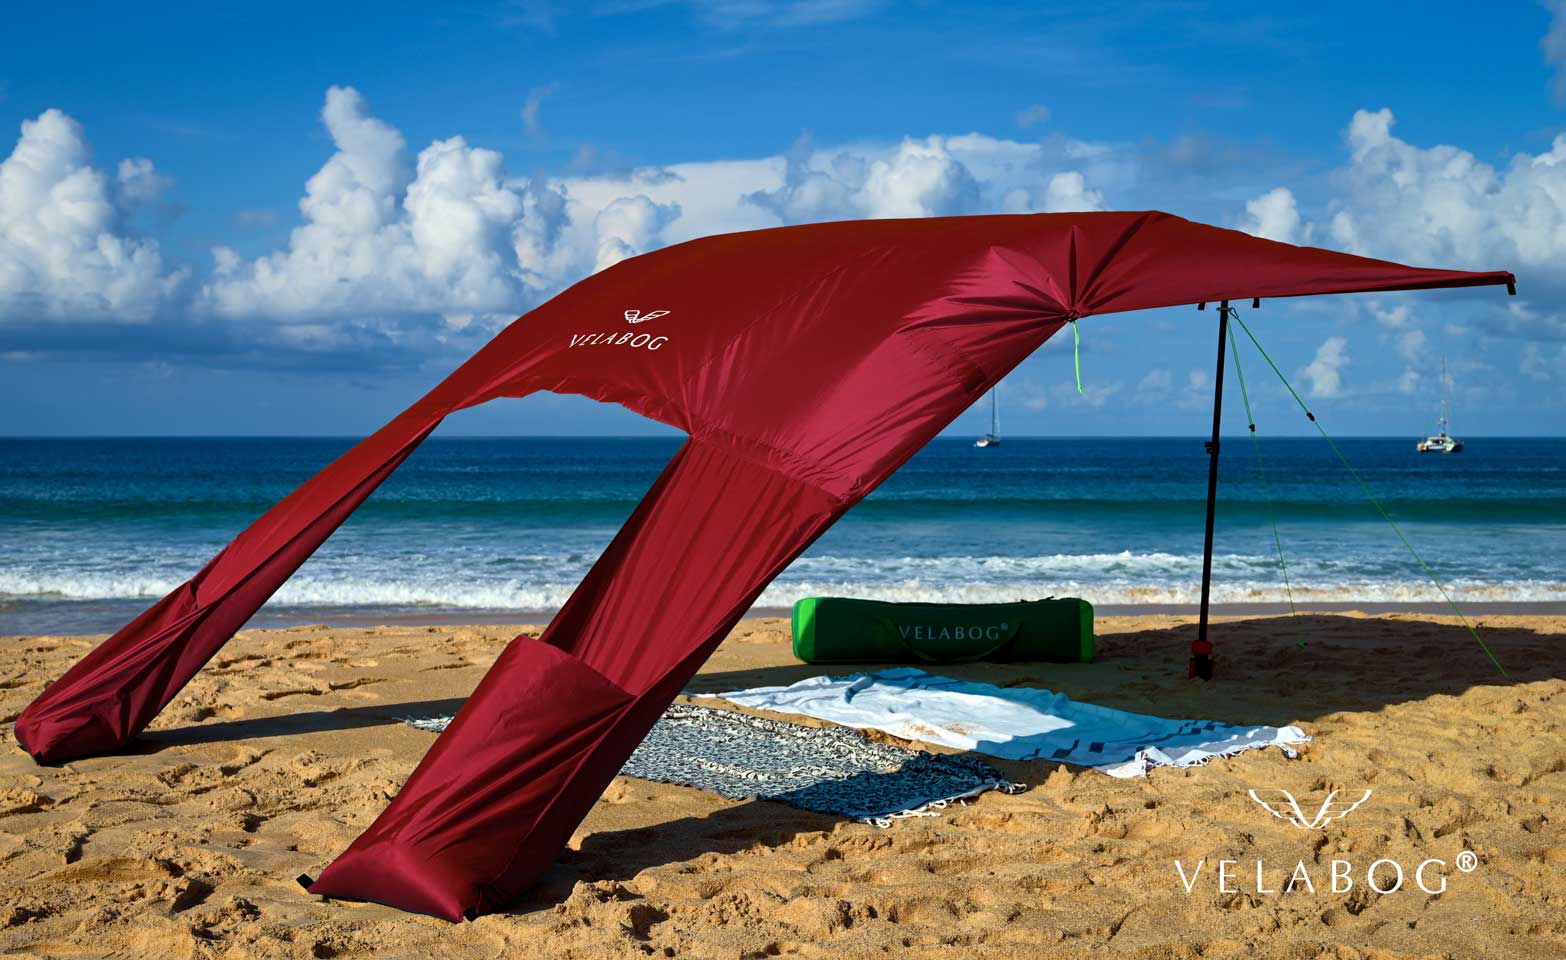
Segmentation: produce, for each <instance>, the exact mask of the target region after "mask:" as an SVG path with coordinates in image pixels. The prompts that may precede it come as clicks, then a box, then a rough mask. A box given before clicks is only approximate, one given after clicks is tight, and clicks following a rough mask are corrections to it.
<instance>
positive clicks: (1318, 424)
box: [1230, 310, 1511, 679]
mask: <svg viewBox="0 0 1566 960" xmlns="http://www.w3.org/2000/svg"><path fill="white" fill-rule="evenodd" d="M1230 315H1231V316H1232V317H1233V318H1234V322H1235V323H1238V324H1239V325H1240V329H1241V330H1244V331H1245V335H1246V336H1247V337H1249V338H1250V340H1251V343H1252V344H1254V345H1255V346H1256V352H1257V353H1260V354H1261V355H1262V359H1263V360H1266V361H1267V366H1269V367H1271V368H1272V372H1273V373H1276V374H1277V375H1278V379H1279V380H1281V381H1283V385H1284V387H1286V388H1287V389H1288V391H1289V395H1290V396H1292V397H1293V398H1294V402H1295V403H1297V404H1299V405H1300V409H1301V410H1303V411H1305V417H1306V419H1308V420H1310V422H1311V423H1313V424H1315V425H1316V431H1317V432H1318V433H1320V434H1321V438H1322V439H1323V440H1325V441H1327V446H1329V447H1331V448H1332V452H1333V453H1335V454H1337V457H1338V459H1339V460H1341V461H1342V462H1343V466H1344V468H1345V469H1347V470H1348V472H1349V475H1350V476H1352V477H1353V478H1354V479H1355V480H1356V481H1358V482H1359V487H1360V489H1361V490H1363V491H1365V499H1367V500H1369V501H1370V502H1371V504H1372V505H1373V506H1374V507H1375V508H1376V512H1377V513H1379V514H1381V519H1383V520H1385V521H1386V522H1387V525H1388V526H1390V527H1391V528H1392V532H1393V533H1395V534H1397V538H1398V539H1399V540H1401V541H1403V546H1405V547H1407V548H1408V552H1409V555H1410V556H1412V557H1413V558H1414V562H1415V563H1417V564H1419V569H1421V570H1423V571H1424V572H1425V576H1426V577H1429V578H1430V582H1431V583H1433V584H1435V588H1436V589H1437V590H1439V591H1441V596H1442V598H1443V599H1445V600H1446V604H1447V606H1449V607H1451V608H1452V612H1453V613H1455V614H1457V619H1459V620H1461V621H1463V626H1465V627H1467V628H1468V632H1469V634H1471V635H1472V636H1473V638H1474V640H1475V641H1477V642H1478V644H1479V648H1480V649H1481V650H1483V651H1484V652H1485V656H1487V657H1489V658H1490V662H1491V663H1493V664H1495V669H1497V670H1499V671H1501V676H1503V677H1507V678H1508V679H1510V676H1511V675H1510V674H1508V673H1507V672H1506V668H1505V667H1503V666H1501V661H1499V660H1497V659H1496V658H1495V654H1494V652H1492V651H1491V650H1490V645H1489V644H1487V643H1485V642H1484V638H1483V637H1481V636H1479V631H1478V630H1475V629H1474V625H1473V624H1471V623H1469V622H1468V618H1467V617H1466V616H1464V615H1463V611H1462V610H1460V609H1459V608H1458V606H1457V602H1456V601H1455V600H1453V599H1452V595H1451V594H1449V593H1447V592H1446V587H1444V586H1442V585H1441V581H1440V580H1437V579H1436V575H1435V574H1434V573H1433V572H1431V570H1430V567H1429V565H1428V564H1426V563H1425V560H1424V558H1423V557H1421V556H1420V555H1419V551H1418V550H1415V549H1414V545H1413V544H1411V543H1409V542H1408V538H1407V537H1405V536H1403V531H1402V530H1401V529H1400V528H1399V527H1398V525H1397V521H1395V520H1393V519H1392V515H1391V514H1389V513H1387V511H1386V508H1385V507H1383V506H1382V505H1381V501H1380V500H1377V499H1376V495H1375V494H1374V493H1371V492H1370V485H1369V484H1367V483H1366V482H1365V480H1364V478H1363V477H1361V476H1360V475H1359V471H1358V470H1355V469H1354V465H1353V464H1352V463H1349V460H1348V457H1345V456H1344V455H1343V451H1342V450H1339V449H1338V445H1337V444H1336V443H1334V442H1333V440H1332V438H1331V437H1330V436H1328V435H1327V431H1326V428H1324V427H1323V426H1322V425H1321V421H1319V420H1317V419H1316V415H1315V414H1314V413H1311V412H1310V407H1308V406H1306V405H1305V401H1304V400H1301V399H1300V395H1299V393H1297V392H1296V391H1295V389H1294V385H1293V384H1291V383H1289V378H1288V377H1285V376H1284V375H1283V371H1282V370H1279V369H1278V365H1277V364H1276V363H1273V361H1272V357H1270V356H1268V355H1267V351H1266V350H1264V349H1263V348H1262V345H1261V342H1260V341H1259V340H1257V339H1256V334H1254V333H1252V332H1251V328H1250V327H1247V326H1246V325H1245V321H1244V320H1241V319H1240V312H1239V311H1238V310H1234V311H1232V312H1231V314H1230Z"/></svg>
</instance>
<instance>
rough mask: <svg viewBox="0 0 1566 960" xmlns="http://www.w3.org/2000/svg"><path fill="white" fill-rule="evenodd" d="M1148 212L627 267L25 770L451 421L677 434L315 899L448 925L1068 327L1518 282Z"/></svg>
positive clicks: (138, 667) (363, 455)
mask: <svg viewBox="0 0 1566 960" xmlns="http://www.w3.org/2000/svg"><path fill="white" fill-rule="evenodd" d="M1512 282H1513V277H1512V275H1511V274H1509V273H1502V272H1493V273H1467V272H1462V271H1455V270H1430V269H1419V268H1414V267H1405V266H1401V265H1399V264H1395V263H1388V262H1385V261H1381V260H1371V259H1367V258H1364V257H1356V256H1349V255H1347V254H1342V253H1334V252H1331V251H1328V250H1320V249H1315V248H1309V247H1296V246H1291V245H1289V244H1283V243H1276V242H1273V241H1270V240H1262V239H1258V238H1256V237H1252V236H1249V235H1247V234H1243V233H1238V232H1236V231H1233V230H1224V229H1219V228H1217V227H1211V226H1206V225H1203V224H1199V223H1193V222H1191V221H1189V220H1183V219H1181V218H1179V217H1175V216H1170V215H1169V214H1165V213H1157V212H1146V213H1073V214H1040V215H1027V216H986V217H949V218H941V219H927V220H872V221H854V222H845V223H823V224H815V225H809V226H797V227H783V228H779V229H773V230H759V231H754V232H750V233H736V234H730V235H726V236H718V237H709V238H706V239H702V240H694V241H691V242H689V243H682V244H679V245H678V246H673V247H669V248H666V249H663V250H659V251H657V252H655V253H649V254H646V255H645V256H641V257H636V258H635V259H632V260H628V261H626V262H624V263H621V264H619V265H618V266H615V267H612V268H610V269H608V270H606V271H604V272H602V273H600V274H598V275H596V276H594V277H591V278H589V279H587V280H584V281H582V282H581V283H579V284H577V285H576V286H574V287H572V288H571V289H569V290H567V291H565V292H564V293H562V294H560V295H559V296H557V297H555V298H554V299H553V300H551V301H549V302H548V303H546V304H544V305H543V306H541V307H539V308H538V309H536V310H534V311H532V312H531V313H529V314H527V315H526V316H523V317H522V318H521V319H519V320H517V321H516V322H514V323H512V324H511V325H510V326H509V327H507V328H506V329H505V330H504V331H503V332H501V333H500V334H499V335H498V336H497V337H495V339H494V340H492V341H491V342H490V343H489V344H488V345H487V346H485V347H484V348H483V349H482V350H480V351H479V352H478V353H477V354H475V355H474V356H473V357H472V359H470V360H468V362H467V363H465V364H463V365H462V366H461V367H460V368H458V369H457V371H456V372H455V373H453V374H452V375H451V376H449V377H447V378H446V379H445V380H444V381H443V382H442V383H441V384H440V385H439V386H437V387H436V388H435V389H434V390H432V391H430V393H429V394H428V395H427V396H425V397H424V398H423V399H421V400H419V401H418V402H417V403H415V404H414V405H413V406H412V407H410V408H408V409H407V410H406V411H404V412H403V413H402V414H400V415H399V416H398V417H397V418H396V419H394V420H393V421H392V422H391V423H389V424H387V425H386V426H385V427H383V428H381V430H379V431H378V432H376V433H375V434H374V435H372V436H370V437H369V438H367V439H365V440H364V441H363V442H361V443H360V444H359V445H358V446H356V447H354V448H353V449H352V450H350V451H348V452H347V453H345V454H343V456H342V457H340V458H339V459H338V460H337V461H336V462H335V463H333V464H331V465H330V466H328V467H327V468H326V469H324V470H322V471H321V472H320V473H319V474H317V475H316V476H315V477H313V478H312V479H311V480H310V481H308V482H307V483H305V484H304V485H303V486H301V487H300V488H299V489H298V490H295V491H294V492H293V493H292V494H290V495H289V496H288V497H287V498H286V499H284V500H283V501H282V502H281V503H279V504H277V506H275V507H273V508H272V509H271V510H269V511H267V513H266V514H265V515H264V516H262V517H261V518H260V519H259V520H257V521H256V522H255V523H253V524H252V525H251V526H250V528H249V529H247V530H245V531H244V532H243V533H241V534H240V535H239V536H238V537H237V538H235V540H234V541H233V542H232V543H231V544H229V545H228V546H227V547H226V548H224V550H223V551H222V552H221V553H219V554H218V555H217V556H216V557H214V558H213V559H212V560H211V562H209V563H208V564H207V565H206V567H204V568H203V569H202V570H201V571H200V572H199V573H197V574H196V575H195V576H194V577H192V578H191V580H190V581H189V582H188V583H186V584H184V585H183V586H181V587H179V588H178V589H176V590H175V591H174V592H173V593H170V594H169V595H168V596H167V597H164V598H163V599H162V600H160V601H159V602H158V603H157V604H156V605H154V606H153V607H152V608H151V609H149V610H148V611H147V612H146V613H144V614H142V615H141V616H140V617H138V618H137V619H136V620H135V621H134V622H132V623H131V624H130V625H129V626H127V627H125V628H124V629H122V630H121V631H120V632H119V633H116V634H115V635H114V636H112V637H110V638H109V639H108V640H106V641H104V643H103V644H102V645H100V646H99V647H98V648H97V649H96V650H94V651H92V652H91V653H90V654H88V655H87V656H86V657H84V658H82V660H81V661H80V662H79V663H77V664H76V665H75V666H73V667H72V668H71V669H70V670H69V671H67V672H66V674H65V676H64V677H62V678H61V679H60V680H59V681H58V682H56V683H55V684H53V685H52V686H50V687H49V688H48V689H47V690H45V692H44V693H43V694H42V695H41V696H40V697H39V698H38V699H37V700H36V701H35V702H33V704H32V705H31V706H29V707H28V708H27V710H26V711H25V712H24V713H23V714H22V716H21V718H20V719H19V720H18V721H17V724H16V734H17V739H18V740H19V741H20V742H21V743H22V744H23V745H24V746H25V748H26V749H27V750H28V751H29V752H30V753H31V754H32V755H33V756H34V757H35V758H37V759H38V760H40V761H46V762H47V761H59V760H68V759H72V758H75V757H82V756H87V755H90V754H96V753H102V752H104V751H108V750H112V749H114V748H116V747H119V746H121V745H123V744H125V743H126V742H127V741H129V740H130V739H131V738H133V737H134V736H136V734H137V733H138V732H140V731H141V730H142V728H143V727H145V726H146V725H147V723H148V722H149V721H151V720H152V718H153V717H154V716H156V715H157V713H158V711H159V710H161V709H162V708H163V706H164V705H165V704H167V703H168V702H169V700H171V699H172V698H173V697H174V696H175V694H177V693H178V692H179V690H180V688H181V687H183V686H184V685H185V683H186V681H188V680H189V679H190V678H191V676H192V675H194V674H195V672H196V671H197V670H199V669H201V666H202V665H203V664H205V663H206V662H207V660H208V659H210V658H211V657H212V656H213V654H215V653H216V652H217V651H218V649H219V648H221V647H222V646H223V644H224V642H225V641H227V640H228V638H229V637H230V636H232V635H233V633H234V631H236V630H237V629H239V627H240V626H241V625H243V624H244V623H245V621H246V620H248V619H249V618H250V616H251V615H252V614H253V613H255V611H256V610H257V609H258V608H259V607H260V606H261V605H262V604H263V603H265V602H266V600H267V598H268V597H270V596H271V595H272V594H273V592H274V591H276V590H277V589H278V587H279V586H281V585H282V583H283V582H284V581H285V580H287V579H288V577H289V575H291V574H292V573H293V572H294V570H296V569H297V568H298V567H299V565H300V564H301V563H303V562H304V561H305V559H306V558H307V557H309V556H310V554H311V553H312V552H313V551H314V550H315V549H316V548H317V547H318V546H320V545H321V543H322V541H324V540H325V539H326V538H327V537H328V536H330V535H331V533H332V531H333V530H335V529H336V528H337V526H338V524H340V523H342V522H343V520H344V519H346V518H347V516H348V515H349V514H350V513H352V512H353V510H354V509H355V508H356V507H358V506H359V504H360V503H362V502H363V501H364V499H365V498H366V497H368V496H369V495H370V493H371V492H372V491H374V490H375V488H376V487H377V486H378V485H379V484H380V483H381V481H382V480H384V479H385V478H386V477H387V476H388V475H389V474H390V473H391V472H392V471H393V470H395V469H396V468H397V467H398V465H400V464H401V463H402V462H403V460H404V459H406V458H407V456H408V454H409V453H411V452H412V451H413V448H414V447H416V446H418V444H419V443H420V441H422V440H423V439H424V438H425V437H427V436H429V434H430V432H431V431H432V430H434V429H435V427H436V425H438V424H439V423H440V422H441V420H442V419H443V418H444V417H445V416H446V415H447V414H450V413H452V412H453V411H456V410H461V409H463V408H466V407H471V406H474V405H476V404H480V403H484V402H486V401H489V400H493V399H495V398H497V397H522V396H527V395H528V394H531V393H535V392H537V391H540V390H550V391H554V392H556V393H579V394H582V395H584V396H588V397H592V398H594V399H597V400H603V401H609V402H614V403H619V404H622V405H624V406H626V407H628V408H630V409H632V410H635V411H637V412H638V413H641V414H643V415H645V416H648V417H651V418H653V419H655V420H660V421H663V422H664V423H668V424H671V425H673V426H675V427H678V428H679V429H681V430H684V431H685V432H686V433H687V434H688V435H689V439H688V440H687V441H686V443H685V444H684V446H683V447H682V448H681V449H680V451H679V453H678V454H676V455H675V457H674V459H673V460H672V461H670V463H669V465H668V466H667V467H666V468H665V469H664V471H663V474H662V475H661V476H660V477H659V478H658V480H657V482H656V483H655V484H654V485H653V487H652V489H651V490H650V491H649V492H648V493H647V496H646V498H645V499H643V500H642V502H641V504H640V505H639V506H638V507H637V509H636V511H635V513H634V514H633V515H632V516H631V518H630V520H629V521H627V522H626V524H625V527H624V528H623V529H621V530H620V532H619V533H618V535H616V537H615V538H614V541H613V542H612V543H611V544H610V545H609V548H608V549H607V550H606V551H605V552H604V554H603V556H602V557H600V558H599V560H598V562H597V563H596V564H595V565H594V566H593V568H592V570H591V571H590V572H589V573H588V575H587V577H586V578H585V579H584V580H583V581H582V583H581V585H580V586H579V587H578V588H577V590H576V592H575V593H573V594H572V596H571V598H570V600H569V601H568V602H567V603H566V605H565V608H564V609H563V610H561V611H560V613H559V615H558V616H556V617H555V619H554V621H553V622H552V623H551V624H550V626H549V629H548V630H547V631H545V633H544V635H543V636H542V637H541V638H539V639H536V640H535V639H532V638H529V637H525V636H522V637H517V638H516V639H515V640H513V641H512V642H511V644H510V646H508V647H507V648H506V650H505V652H504V653H502V654H501V656H500V658H499V660H498V661H496V663H495V665H494V667H492V668H491V669H490V671H489V673H488V674H487V675H486V676H485V677H484V679H483V681H482V682H481V683H480V684H479V688H478V690H477V691H476V692H475V693H474V694H473V696H472V697H471V698H470V699H469V700H468V701H467V703H466V705H464V706H463V708H462V710H461V712H460V713H458V714H457V717H456V719H455V721H454V722H453V723H452V724H451V726H450V727H449V728H448V729H447V730H446V731H445V733H443V734H442V735H441V736H440V738H439V739H438V740H436V742H435V744H434V746H433V747H431V749H430V751H429V753H428V754H427V755H426V756H425V757H424V760H423V762H421V763H420V764H419V766H418V769H416V770H415V771H414V772H413V775H412V776H411V777H409V779H408V782H407V784H406V785H405V786H404V787H403V788H402V790H401V792H399V793H398V795H397V798H396V799H395V800H394V801H393V802H392V803H391V804H390V805H389V806H388V807H387V808H386V810H385V811H384V812H383V813H382V814H381V816H380V818H379V819H378V820H376V822H375V823H374V824H373V825H372V826H371V827H370V829H368V830H366V831H365V832H364V834H363V835H362V836H360V837H359V838H358V839H357V840H355V841H354V842H353V844H352V845H351V846H350V847H349V848H348V849H347V850H346V851H345V852H344V853H343V854H342V855H341V856H340V857H338V859H337V860H336V861H335V862H334V863H332V864H331V866H329V867H328V868H327V869H326V871H325V872H324V873H322V874H321V877H320V878H319V879H318V880H316V881H315V883H314V885H313V886H311V887H310V891H311V892H312V893H317V894H323V895H327V896H340V897H351V898H358V899H364V900H376V901H380V902H382V903H387V904H391V905H393V906H397V907H402V908H404V909H407V910H414V911H419V912H422V913H430V914H434V915H436V916H440V917H446V918H448V919H452V920H456V919H459V918H461V917H462V916H464V915H467V916H473V915H475V914H480V913H487V912H490V911H493V910H496V909H498V908H500V907H501V906H503V905H505V904H506V903H507V902H508V901H511V900H513V899H515V898H516V897H517V896H519V895H520V894H521V893H523V892H524V891H525V890H526V889H527V888H528V887H529V886H530V885H531V884H533V882H534V881H535V880H536V879H537V878H538V877H539V875H540V874H541V873H543V871H544V870H545V869H547V868H548V867H549V865H550V864H551V863H552V862H553V861H554V859H555V857H556V855H557V854H558V853H559V851H560V849H561V847H562V846H563V845H564V844H565V842H566V840H567V839H568V838H569V836H570V834H571V832H572V830H573V829H574V828H575V827H576V826H577V824H578V823H580V822H581V820H582V818H583V817H584V816H585V815H586V813H587V811H588V809H589V807H590V806H591V805H592V803H593V802H594V800H595V799H596V798H597V797H598V796H599V794H601V793H602V792H603V790H604V788H605V786H607V785H608V783H609V781H610V780H611V779H612V778H613V777H614V775H615V774H616V773H617V772H618V771H619V769H620V767H621V765H622V764H623V763H624V761H625V760H626V758H627V757H628V756H629V755H630V754H631V751H632V750H633V749H634V748H635V747H636V745H637V744H638V743H639V742H640V741H641V739H642V738H643V736H645V734H646V733H647V731H648V730H649V729H650V728H651V726H652V724H653V722H654V721H655V720H656V719H657V717H658V716H659V715H660V714H661V713H662V712H663V710H664V708H665V707H666V706H667V705H668V704H669V703H670V702H671V701H672V700H673V698H674V696H675V695H676V693H678V691H679V690H680V689H681V688H682V687H683V686H684V685H685V683H686V681H687V680H689V678H690V677H691V675H692V674H694V673H695V672H696V670H697V668H698V667H700V665H701V663H702V662H703V661H704V660H706V658H707V657H708V655H709V654H710V653H711V652H712V650H713V648H714V647H716V646H717V644H718V643H719V641H720V640H721V639H722V638H723V637H724V635H725V634H726V633H727V632H728V631H729V629H730V628H731V627H732V626H733V624H734V623H735V622H736V621H737V620H738V619H739V618H740V617H741V616H742V615H743V614H744V612H745V611H746V610H747V609H748V608H749V606H750V604H751V602H752V601H753V600H754V599H755V598H756V596H757V595H758V594H759V593H760V592H761V591H762V589H763V588H764V587H765V586H766V585H767V584H768V583H769V582H770V581H771V580H772V578H773V577H775V576H776V575H777V574H778V573H779V572H780V571H781V570H783V569H784V567H786V566H787V565H788V563H789V562H790V561H791V560H793V559H794V558H795V557H797V556H798V555H799V554H800V552H801V551H803V550H804V549H805V548H806V547H807V546H809V545H810V543H811V542H812V541H814V540H815V539H816V538H817V537H818V536H820V535H821V534H822V533H823V532H824V531H825V530H826V529H827V528H828V527H829V526H831V525H832V523H833V522H834V521H835V520H837V518H838V517H840V516H842V515H843V513H844V511H846V510H847V509H848V508H849V507H851V506H853V505H854V504H855V503H857V502H858V501H859V500H860V499H861V498H863V497H864V496H865V494H867V493H869V492H870V491H871V490H873V489H875V487H876V485H877V484H879V483H881V481H883V480H885V479H886V477H887V476H888V475H889V474H891V473H892V472H893V471H894V470H896V469H897V468H898V467H899V466H900V465H902V464H903V462H904V461H906V460H907V459H908V458H909V457H910V456H912V455H913V454H914V452H915V451H917V450H918V449H919V448H920V447H922V446H923V445H924V444H925V443H926V442H927V441H928V440H930V438H932V437H934V436H935V435H936V433H937V432H938V431H940V429H941V428H942V427H944V426H946V425H947V424H948V423H950V422H951V421H952V420H953V418H955V417H956V416H957V415H958V414H959V413H961V412H962V411H963V410H965V409H967V408H968V407H969V405H971V404H972V403H973V402H974V401H975V400H977V399H978V398H979V397H980V396H981V395H982V394H983V393H984V392H985V391H986V390H988V389H989V388H990V387H991V386H992V385H994V384H995V383H996V382H997V381H998V380H1000V379H1001V378H1002V377H1003V376H1004V375H1005V374H1006V373H1007V372H1008V371H1010V370H1011V369H1012V368H1013V367H1014V366H1016V365H1017V364H1018V363H1019V362H1021V361H1022V359H1023V358H1025V357H1027V356H1028V354H1030V353H1032V352H1033V351H1034V350H1036V349H1037V348H1038V347H1039V345H1040V344H1042V343H1043V342H1044V341H1045V340H1047V339H1049V337H1050V336H1051V335H1053V334H1054V333H1055V331H1057V330H1059V329H1060V328H1061V326H1062V325H1063V324H1065V323H1066V322H1067V321H1069V320H1072V319H1076V318H1079V317H1087V316H1093V315H1097V314H1103V313H1112V312H1117V311H1125V310H1140V309H1144V308H1148V307H1162V306H1172V305H1177V304H1190V303H1196V302H1202V301H1221V300H1224V299H1234V300H1240V299H1248V298H1252V297H1263V298H1271V297H1294V296H1304V295H1307V294H1318V293H1346V292H1351V291H1375V290H1412V289H1424V288H1431V287H1466V286H1478V285H1483V284H1510V283H1512Z"/></svg>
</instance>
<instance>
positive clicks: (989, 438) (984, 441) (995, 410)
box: [973, 387, 1000, 447]
mask: <svg viewBox="0 0 1566 960" xmlns="http://www.w3.org/2000/svg"><path fill="white" fill-rule="evenodd" d="M997 389H998V388H996V387H991V388H990V432H989V433H986V434H985V435H984V436H982V437H980V438H979V439H977V440H975V441H973V445H974V446H976V447H998V446H1000V403H999V401H998V400H996V399H995V393H996V390H997Z"/></svg>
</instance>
